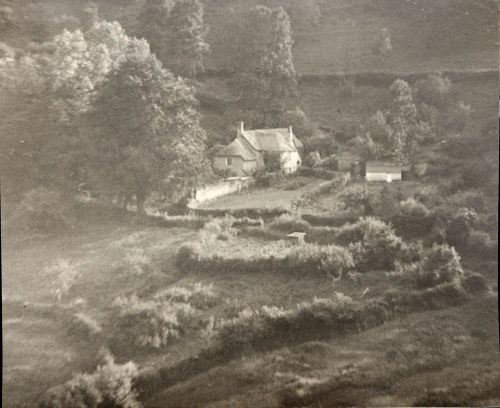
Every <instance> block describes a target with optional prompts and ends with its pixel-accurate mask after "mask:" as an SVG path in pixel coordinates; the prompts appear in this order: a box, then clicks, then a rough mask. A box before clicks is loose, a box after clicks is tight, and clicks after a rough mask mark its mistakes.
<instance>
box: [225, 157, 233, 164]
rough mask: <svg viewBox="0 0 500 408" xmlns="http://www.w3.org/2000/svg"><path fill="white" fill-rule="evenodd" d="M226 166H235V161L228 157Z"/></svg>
mask: <svg viewBox="0 0 500 408" xmlns="http://www.w3.org/2000/svg"><path fill="white" fill-rule="evenodd" d="M226 164H227V165H228V166H231V165H232V164H233V159H232V158H231V157H227V158H226Z"/></svg>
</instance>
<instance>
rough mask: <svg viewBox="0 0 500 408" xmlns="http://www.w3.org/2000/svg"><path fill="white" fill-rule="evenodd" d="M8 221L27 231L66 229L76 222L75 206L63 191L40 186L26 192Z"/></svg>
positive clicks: (46, 231)
mask: <svg viewBox="0 0 500 408" xmlns="http://www.w3.org/2000/svg"><path fill="white" fill-rule="evenodd" d="M7 221H8V225H9V226H11V227H12V228H15V229H18V230H21V231H25V232H36V233H48V232H54V231H60V230H66V229H69V228H71V227H72V225H73V223H74V208H73V204H72V203H71V202H70V200H69V199H68V198H67V197H66V196H64V195H63V194H62V193H59V192H58V191H53V190H48V189H46V188H44V187H39V188H37V189H34V190H31V191H28V192H27V193H26V194H24V196H23V198H22V200H21V201H20V203H19V204H18V205H17V207H16V208H15V210H14V212H13V214H12V217H11V218H10V220H7Z"/></svg>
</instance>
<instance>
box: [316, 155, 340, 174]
mask: <svg viewBox="0 0 500 408" xmlns="http://www.w3.org/2000/svg"><path fill="white" fill-rule="evenodd" d="M320 167H322V168H324V169H327V170H331V171H338V170H339V160H338V159H337V157H336V156H335V155H333V156H330V157H327V158H325V159H324V160H323V161H322V162H321V163H320Z"/></svg>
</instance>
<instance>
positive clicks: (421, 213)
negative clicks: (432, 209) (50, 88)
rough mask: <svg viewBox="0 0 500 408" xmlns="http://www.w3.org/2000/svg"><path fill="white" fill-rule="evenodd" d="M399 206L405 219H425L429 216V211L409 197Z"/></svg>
mask: <svg viewBox="0 0 500 408" xmlns="http://www.w3.org/2000/svg"><path fill="white" fill-rule="evenodd" d="M399 205H400V208H401V213H402V214H403V215H405V216H407V217H427V216H428V215H429V209H428V208H427V207H426V206H425V205H424V204H422V203H419V202H418V201H416V200H415V199H414V198H411V197H410V198H408V199H406V200H405V201H401V203H400V204H399Z"/></svg>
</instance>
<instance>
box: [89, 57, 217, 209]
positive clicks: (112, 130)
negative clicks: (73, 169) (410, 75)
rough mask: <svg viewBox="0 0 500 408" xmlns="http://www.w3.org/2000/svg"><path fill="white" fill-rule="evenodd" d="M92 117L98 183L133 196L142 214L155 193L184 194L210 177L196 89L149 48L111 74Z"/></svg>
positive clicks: (90, 115) (93, 165) (95, 172)
mask: <svg viewBox="0 0 500 408" xmlns="http://www.w3.org/2000/svg"><path fill="white" fill-rule="evenodd" d="M88 118H89V120H90V123H91V125H92V127H91V133H92V135H93V143H92V146H93V148H94V154H93V155H92V165H91V168H92V170H93V171H94V175H95V179H96V180H98V181H99V182H100V183H101V184H102V185H103V187H104V188H106V189H108V190H111V191H114V192H115V193H118V194H122V195H124V196H130V195H135V196H136V202H137V207H138V211H139V212H143V211H144V202H145V200H146V199H147V197H148V195H149V194H150V193H151V192H152V191H159V192H162V191H166V190H167V191H175V190H177V191H180V190H184V189H186V188H187V187H190V186H191V185H192V183H194V182H195V181H197V180H199V179H200V178H203V177H205V176H207V174H208V173H209V172H208V171H207V169H209V168H210V167H209V166H207V165H206V161H205V159H204V148H205V132H204V130H203V129H202V128H201V126H200V124H199V115H198V112H197V110H196V99H195V97H194V93H193V90H192V89H191V88H190V87H189V86H188V85H187V84H186V82H185V81H184V80H182V79H179V78H176V77H174V76H173V75H172V74H171V73H170V72H169V71H167V70H166V69H164V68H163V67H162V65H161V63H160V62H159V61H158V60H157V59H156V57H155V56H154V55H152V54H150V53H148V52H147V50H143V52H141V53H137V54H136V55H132V56H130V57H129V58H128V59H127V60H126V61H125V62H124V63H123V64H122V65H121V66H120V67H119V68H118V69H117V70H116V71H114V72H113V74H112V75H111V77H110V79H109V80H108V81H107V82H106V83H105V84H104V86H103V88H102V91H101V92H100V93H99V96H98V98H97V100H96V103H95V104H94V107H93V109H92V111H91V112H90V114H89V117H88Z"/></svg>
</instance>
